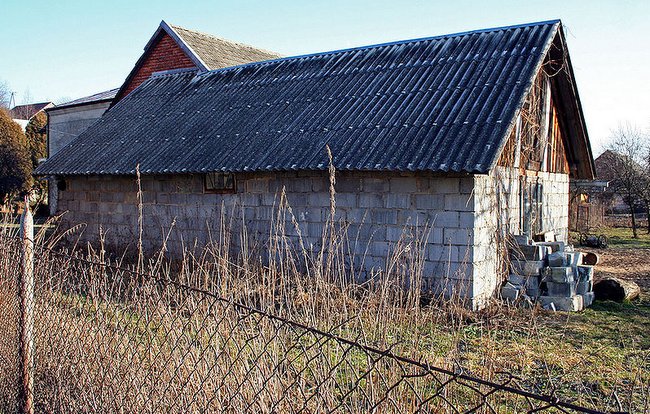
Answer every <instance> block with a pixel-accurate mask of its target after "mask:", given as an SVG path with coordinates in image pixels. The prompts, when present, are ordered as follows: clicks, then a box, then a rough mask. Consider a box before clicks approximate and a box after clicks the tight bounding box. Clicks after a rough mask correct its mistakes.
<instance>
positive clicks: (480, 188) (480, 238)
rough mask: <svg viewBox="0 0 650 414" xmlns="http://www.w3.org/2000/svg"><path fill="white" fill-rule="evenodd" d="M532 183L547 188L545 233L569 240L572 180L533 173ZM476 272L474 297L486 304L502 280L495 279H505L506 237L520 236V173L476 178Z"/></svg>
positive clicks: (499, 169)
mask: <svg viewBox="0 0 650 414" xmlns="http://www.w3.org/2000/svg"><path fill="white" fill-rule="evenodd" d="M529 174H530V175H529V176H528V177H527V179H529V180H539V182H540V183H541V184H542V185H543V216H542V227H543V229H544V231H553V232H554V233H555V234H556V237H557V238H558V239H559V240H562V241H566V240H567V238H568V217H569V216H568V214H569V210H568V208H569V207H568V206H569V176H568V175H567V174H554V173H544V172H536V173H529ZM473 180H474V188H475V193H474V194H475V198H476V200H478V201H477V202H476V203H475V206H474V213H475V218H474V242H475V245H474V250H475V256H474V268H473V271H474V273H473V277H472V282H473V283H472V288H473V297H474V300H475V302H476V303H478V304H479V307H480V304H481V303H484V302H485V301H486V300H487V299H488V298H489V297H490V296H492V295H493V293H494V292H495V291H496V289H497V288H499V287H500V285H501V280H500V279H499V278H498V277H497V278H495V277H492V276H491V275H504V273H503V272H504V271H505V270H506V269H504V268H503V267H504V265H505V263H504V262H503V261H502V259H501V258H502V257H503V256H502V255H501V256H500V255H499V250H498V249H499V248H500V247H499V246H501V250H500V251H501V252H502V253H503V252H505V250H504V248H503V240H504V239H503V237H504V235H505V234H507V233H514V234H519V233H520V232H521V223H520V204H519V203H520V188H519V187H520V172H519V171H518V170H513V169H507V168H502V167H497V168H496V169H495V170H494V171H493V172H492V173H491V174H490V175H482V176H479V175H477V176H474V178H473Z"/></svg>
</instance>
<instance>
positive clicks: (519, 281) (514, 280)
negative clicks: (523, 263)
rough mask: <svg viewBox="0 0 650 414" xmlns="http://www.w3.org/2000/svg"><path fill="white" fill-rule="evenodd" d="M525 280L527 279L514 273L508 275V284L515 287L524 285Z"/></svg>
mask: <svg viewBox="0 0 650 414" xmlns="http://www.w3.org/2000/svg"><path fill="white" fill-rule="evenodd" d="M527 279H528V278H527V277H524V276H521V275H518V274H515V273H510V275H508V282H509V283H511V284H513V285H516V286H523V285H524V284H526V280H527Z"/></svg>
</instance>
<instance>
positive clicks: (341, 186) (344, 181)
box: [334, 176, 361, 193]
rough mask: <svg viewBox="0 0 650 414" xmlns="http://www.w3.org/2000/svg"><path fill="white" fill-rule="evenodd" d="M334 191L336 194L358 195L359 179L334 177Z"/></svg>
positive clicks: (359, 190) (359, 189)
mask: <svg viewBox="0 0 650 414" xmlns="http://www.w3.org/2000/svg"><path fill="white" fill-rule="evenodd" d="M334 189H335V190H336V192H337V193H359V192H361V179H360V178H355V177H338V176H337V177H336V184H334Z"/></svg>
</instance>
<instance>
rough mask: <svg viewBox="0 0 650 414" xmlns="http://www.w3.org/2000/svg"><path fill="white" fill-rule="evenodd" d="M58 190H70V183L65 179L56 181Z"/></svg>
mask: <svg viewBox="0 0 650 414" xmlns="http://www.w3.org/2000/svg"><path fill="white" fill-rule="evenodd" d="M56 189H57V190H59V191H65V190H67V189H68V183H67V182H66V181H65V180H64V179H58V180H56Z"/></svg>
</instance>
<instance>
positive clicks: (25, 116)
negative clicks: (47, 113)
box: [9, 102, 54, 131]
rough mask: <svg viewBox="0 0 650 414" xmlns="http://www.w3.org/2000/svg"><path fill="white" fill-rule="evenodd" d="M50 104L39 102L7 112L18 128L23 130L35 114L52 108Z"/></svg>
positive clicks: (16, 107) (15, 107) (19, 106)
mask: <svg viewBox="0 0 650 414" xmlns="http://www.w3.org/2000/svg"><path fill="white" fill-rule="evenodd" d="M53 106H54V104H53V103H52V102H39V103H31V104H24V105H16V106H14V107H13V108H11V109H10V110H9V116H11V118H12V119H13V120H14V121H15V122H16V123H17V124H18V125H20V127H21V128H22V129H23V131H24V130H25V128H26V127H27V124H28V123H29V121H30V120H31V119H32V118H33V117H34V115H36V114H37V113H39V112H41V111H44V110H46V109H47V108H51V107H53Z"/></svg>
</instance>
